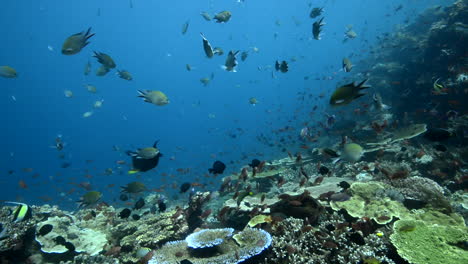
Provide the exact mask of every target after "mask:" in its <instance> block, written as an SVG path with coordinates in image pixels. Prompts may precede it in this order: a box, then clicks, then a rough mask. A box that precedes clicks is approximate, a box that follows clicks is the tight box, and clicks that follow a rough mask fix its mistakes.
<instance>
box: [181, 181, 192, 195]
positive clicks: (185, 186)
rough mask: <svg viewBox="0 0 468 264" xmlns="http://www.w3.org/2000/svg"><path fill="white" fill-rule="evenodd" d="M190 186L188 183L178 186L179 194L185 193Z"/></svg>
mask: <svg viewBox="0 0 468 264" xmlns="http://www.w3.org/2000/svg"><path fill="white" fill-rule="evenodd" d="M190 186H192V185H191V184H190V183H189V182H186V183H183V184H182V185H181V186H180V193H185V192H186V191H188V189H190Z"/></svg>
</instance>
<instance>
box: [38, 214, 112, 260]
mask: <svg viewBox="0 0 468 264" xmlns="http://www.w3.org/2000/svg"><path fill="white" fill-rule="evenodd" d="M46 226H49V227H50V231H49V232H47V233H46V234H41V233H40V232H38V233H36V241H37V242H39V244H40V245H41V251H42V252H45V253H65V252H67V251H69V250H70V251H75V252H77V253H82V252H83V253H86V254H88V255H90V256H94V255H97V254H98V253H99V252H101V251H102V250H103V249H104V246H105V245H106V244H107V239H106V235H105V234H103V233H102V232H100V231H98V230H95V229H89V228H83V227H81V226H79V225H77V224H76V223H75V222H74V221H73V218H71V217H65V216H63V217H58V216H55V217H49V218H48V219H47V220H46V221H44V222H41V223H39V224H38V225H37V228H38V230H43V228H44V227H46Z"/></svg>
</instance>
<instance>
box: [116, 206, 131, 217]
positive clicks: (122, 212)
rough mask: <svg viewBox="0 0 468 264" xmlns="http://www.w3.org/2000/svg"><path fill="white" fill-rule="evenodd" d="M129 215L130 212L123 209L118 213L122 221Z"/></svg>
mask: <svg viewBox="0 0 468 264" xmlns="http://www.w3.org/2000/svg"><path fill="white" fill-rule="evenodd" d="M131 213H132V210H130V209H128V208H125V209H123V210H122V211H120V213H119V217H120V218H122V219H126V218H128V217H129V216H130V214H131Z"/></svg>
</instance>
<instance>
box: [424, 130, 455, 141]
mask: <svg viewBox="0 0 468 264" xmlns="http://www.w3.org/2000/svg"><path fill="white" fill-rule="evenodd" d="M454 135H455V134H454V133H453V132H450V131H448V130H446V129H443V128H429V129H427V131H426V133H424V138H426V139H428V140H430V141H435V142H440V141H445V140H447V139H449V138H451V137H453V136H454Z"/></svg>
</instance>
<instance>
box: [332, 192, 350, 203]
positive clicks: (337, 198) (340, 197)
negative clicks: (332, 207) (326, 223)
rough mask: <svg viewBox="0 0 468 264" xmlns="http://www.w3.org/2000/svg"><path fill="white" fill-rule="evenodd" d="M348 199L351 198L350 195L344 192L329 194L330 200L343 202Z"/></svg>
mask: <svg viewBox="0 0 468 264" xmlns="http://www.w3.org/2000/svg"><path fill="white" fill-rule="evenodd" d="M349 199H351V196H349V195H348V194H346V193H334V194H332V195H331V196H330V201H335V202H344V201H348V200H349Z"/></svg>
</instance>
